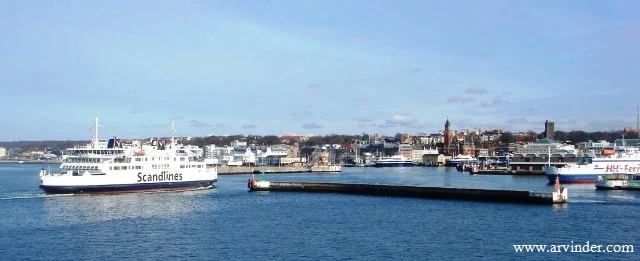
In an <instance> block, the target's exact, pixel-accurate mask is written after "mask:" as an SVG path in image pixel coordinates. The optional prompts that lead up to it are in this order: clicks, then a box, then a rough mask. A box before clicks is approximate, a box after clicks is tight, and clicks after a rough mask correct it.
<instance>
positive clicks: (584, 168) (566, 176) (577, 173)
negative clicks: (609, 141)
mask: <svg viewBox="0 0 640 261" xmlns="http://www.w3.org/2000/svg"><path fill="white" fill-rule="evenodd" d="M544 170H545V172H546V174H547V178H548V179H549V183H553V181H554V180H555V178H556V177H558V178H559V180H560V183H595V182H596V180H597V179H598V176H600V175H605V174H638V173H640V151H639V150H638V148H632V147H624V146H619V147H615V148H605V149H603V150H602V151H601V152H600V154H598V155H591V156H585V157H582V158H581V159H580V161H579V162H578V164H575V165H565V166H559V167H556V166H551V165H549V166H545V168H544Z"/></svg>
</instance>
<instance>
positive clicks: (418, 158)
mask: <svg viewBox="0 0 640 261" xmlns="http://www.w3.org/2000/svg"><path fill="white" fill-rule="evenodd" d="M424 155H438V150H437V149H421V150H413V151H411V156H412V157H413V162H417V163H422V156H424Z"/></svg>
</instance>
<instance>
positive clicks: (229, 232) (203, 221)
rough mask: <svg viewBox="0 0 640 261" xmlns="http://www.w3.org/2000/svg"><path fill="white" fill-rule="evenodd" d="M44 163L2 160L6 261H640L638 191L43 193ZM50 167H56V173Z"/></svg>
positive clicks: (452, 182)
mask: <svg viewBox="0 0 640 261" xmlns="http://www.w3.org/2000/svg"><path fill="white" fill-rule="evenodd" d="M41 167H42V165H30V164H0V184H1V185H0V257H2V259H3V260H69V259H75V260H78V259H79V260H120V259H136V260H138V259H141V260H160V259H162V260H165V259H169V260H173V259H198V260H202V259H205V260H233V259H242V260H247V259H249V260H256V259H257V260H389V259H392V260H450V259H456V260H513V259H522V260H548V259H556V258H557V259H562V260H566V259H569V260H584V259H606V260H609V259H612V260H615V259H619V260H638V259H639V258H640V192H637V191H596V190H595V189H594V188H595V187H594V186H593V185H569V186H568V187H569V189H570V190H569V192H570V195H569V196H570V201H571V202H570V203H569V204H566V205H561V206H551V205H542V206H540V205H523V204H509V203H487V202H470V201H456V200H431V199H413V198H392V197H376V196H360V195H342V194H309V193H284V192H254V193H251V192H248V191H247V188H246V183H247V179H248V178H249V177H250V175H236V176H220V177H219V182H218V183H217V187H216V188H214V189H208V190H200V191H189V192H178V193H147V194H128V195H97V196H93V195H63V196H45V195H44V194H43V193H42V192H41V191H40V189H39V188H38V185H39V181H38V178H37V172H38V170H39V169H40V168H41ZM51 168H52V170H56V169H57V166H55V165H51ZM267 178H268V179H269V180H271V181H279V180H282V181H322V182H353V183H380V184H401V185H423V186H448V187H469V188H496V189H518V190H547V191H550V190H551V189H552V187H550V186H548V185H547V184H546V178H545V177H517V176H513V177H512V176H490V175H486V176H484V175H475V176H471V175H468V174H464V173H461V172H457V171H455V170H454V169H445V168H420V167H414V168H347V169H345V171H344V172H343V173H341V174H308V173H307V174H277V175H276V174H274V175H268V176H267ZM571 241H574V243H575V244H584V243H585V242H586V241H590V243H591V244H634V245H635V246H636V249H635V250H636V251H635V252H636V253H624V254H620V253H619V254H610V253H528V254H527V253H515V251H514V248H513V244H571Z"/></svg>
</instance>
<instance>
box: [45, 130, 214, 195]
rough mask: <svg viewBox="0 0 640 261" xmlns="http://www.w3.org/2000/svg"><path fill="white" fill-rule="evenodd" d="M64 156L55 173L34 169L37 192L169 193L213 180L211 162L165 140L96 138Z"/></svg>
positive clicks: (193, 150) (192, 149)
mask: <svg viewBox="0 0 640 261" xmlns="http://www.w3.org/2000/svg"><path fill="white" fill-rule="evenodd" d="M98 126H99V124H98V118H96V123H95V126H94V130H95V136H94V139H93V140H92V142H91V143H90V144H88V145H86V146H85V147H79V148H70V149H67V150H66V151H65V152H64V155H63V160H62V163H61V164H60V173H51V172H50V171H47V170H45V169H44V168H43V169H41V170H40V174H39V176H40V188H41V189H42V190H44V192H45V193H47V194H72V193H73V194H75V193H126V192H140V191H175V190H178V191H180V190H190V189H199V188H208V187H213V186H214V185H215V183H216V181H217V180H218V170H217V167H216V166H215V164H211V163H208V162H206V161H205V160H204V159H202V157H201V154H200V153H199V152H200V151H201V150H200V148H198V147H196V146H189V145H181V144H177V143H176V139H175V137H174V133H175V129H174V128H173V124H172V126H171V139H170V140H164V139H151V140H150V141H146V142H141V141H139V140H132V141H121V140H120V139H118V138H112V139H109V140H108V141H100V140H98Z"/></svg>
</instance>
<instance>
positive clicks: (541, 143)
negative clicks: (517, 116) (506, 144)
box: [516, 138, 578, 154]
mask: <svg viewBox="0 0 640 261" xmlns="http://www.w3.org/2000/svg"><path fill="white" fill-rule="evenodd" d="M549 150H551V153H573V154H575V153H577V152H578V151H577V150H576V148H575V146H573V145H569V144H562V143H558V142H556V141H554V140H552V139H547V138H544V139H539V140H537V141H535V142H532V143H528V144H518V145H517V148H516V153H520V154H548V153H549Z"/></svg>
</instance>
